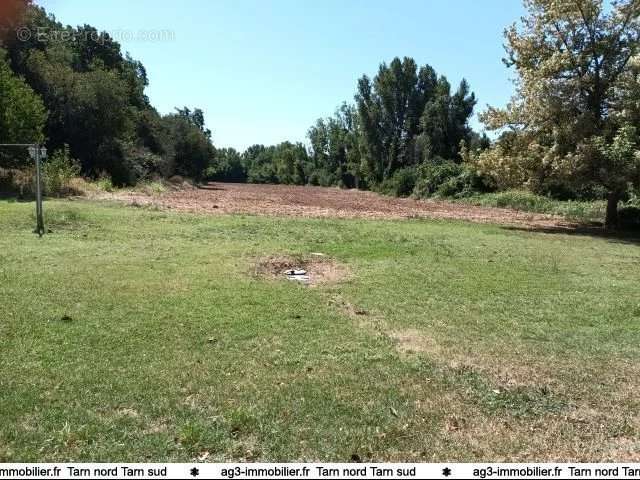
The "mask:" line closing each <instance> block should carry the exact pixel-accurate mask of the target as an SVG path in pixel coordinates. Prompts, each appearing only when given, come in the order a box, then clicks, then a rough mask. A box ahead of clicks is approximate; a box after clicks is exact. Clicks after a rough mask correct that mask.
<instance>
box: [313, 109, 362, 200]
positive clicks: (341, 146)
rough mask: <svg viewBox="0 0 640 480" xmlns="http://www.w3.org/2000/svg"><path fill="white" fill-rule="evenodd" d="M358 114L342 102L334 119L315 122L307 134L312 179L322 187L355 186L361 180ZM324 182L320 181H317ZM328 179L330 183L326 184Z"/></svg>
mask: <svg viewBox="0 0 640 480" xmlns="http://www.w3.org/2000/svg"><path fill="white" fill-rule="evenodd" d="M359 135H360V131H359V128H358V112H357V111H356V108H355V107H354V106H353V105H349V104H347V103H343V104H342V105H341V106H340V107H339V108H338V109H337V110H336V112H335V114H334V116H333V117H329V118H327V119H322V118H321V119H318V120H317V121H316V123H315V125H313V126H312V127H311V128H310V129H309V132H308V137H309V141H310V143H311V150H312V163H313V167H312V169H313V171H314V172H315V173H314V172H312V173H311V175H313V179H317V182H315V181H314V183H322V184H325V185H326V184H327V183H329V184H332V185H333V184H337V185H339V186H343V187H348V188H353V187H358V186H359V183H360V177H361V171H360V170H361V165H360V162H361V156H360V139H359ZM321 179H322V180H324V181H322V182H321V181H320V180H321ZM328 180H330V181H328Z"/></svg>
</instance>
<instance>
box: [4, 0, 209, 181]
mask: <svg viewBox="0 0 640 480" xmlns="http://www.w3.org/2000/svg"><path fill="white" fill-rule="evenodd" d="M11 1H14V0H11ZM19 3H20V2H19ZM14 13H15V15H14V17H12V18H3V19H0V30H6V31H11V27H12V26H13V27H14V28H15V26H16V25H22V26H24V27H26V28H28V29H29V30H30V31H31V32H53V31H56V32H63V33H64V34H65V35H66V39H63V34H62V33H60V35H55V36H54V35H35V34H34V35H32V38H31V39H29V40H28V41H24V42H22V41H15V30H14V31H13V32H12V33H13V37H12V38H7V39H4V41H3V42H2V43H1V45H4V46H5V47H6V48H7V50H8V56H9V58H10V66H11V69H12V70H13V71H14V72H15V73H17V74H19V75H21V76H23V77H24V78H25V80H26V82H27V83H28V85H29V86H30V87H31V88H32V89H33V90H34V91H35V92H36V94H37V95H39V96H40V99H41V101H42V102H43V103H44V106H45V107H46V109H47V110H49V112H50V114H49V117H48V121H47V122H46V124H45V123H44V121H45V118H42V113H43V112H44V109H42V108H40V107H38V105H37V101H40V100H38V99H37V97H36V96H34V95H29V92H28V91H24V87H23V88H22V89H21V90H18V91H16V92H15V93H16V94H17V97H16V98H18V100H7V101H8V102H9V103H10V104H11V105H12V108H9V107H6V108H5V107H4V105H3V104H0V112H2V113H3V114H5V117H7V119H6V121H8V122H9V123H11V125H12V128H13V129H14V130H15V129H18V130H19V131H16V132H12V131H11V130H10V129H9V128H2V127H3V125H0V132H7V133H8V136H10V137H16V140H14V141H18V140H17V138H18V137H20V138H22V137H25V136H26V137H29V139H28V140H27V139H24V140H19V141H21V142H32V141H36V140H37V141H40V140H41V139H42V138H43V135H42V133H43V132H42V129H43V127H44V137H46V138H47V146H48V148H49V149H50V150H57V149H62V148H63V146H64V145H69V150H70V154H71V155H72V156H73V157H74V158H77V159H78V160H79V162H80V165H81V167H82V173H83V174H85V175H88V176H93V177H96V176H98V175H101V174H104V173H106V174H108V175H109V176H110V177H111V179H112V181H113V183H114V184H116V185H132V184H135V183H136V182H137V181H139V180H140V179H146V178H148V177H150V176H153V175H156V176H157V175H159V176H163V177H167V178H168V177H170V176H172V175H174V174H181V175H187V176H191V177H193V178H195V179H200V178H202V177H203V175H204V170H205V169H206V168H207V167H208V166H209V163H210V162H211V161H212V159H213V145H212V144H211V132H210V131H209V130H208V129H207V128H206V127H205V125H204V113H203V112H202V110H200V109H197V108H196V109H194V110H193V111H191V110H190V109H188V108H186V107H185V108H183V109H179V110H178V112H177V113H176V114H175V115H168V116H166V117H161V116H160V115H159V114H158V113H157V111H156V110H155V109H154V108H153V107H152V106H151V105H150V104H149V100H148V98H147V97H146V95H145V93H144V90H145V88H146V86H147V85H148V78H147V72H146V70H145V68H144V66H143V65H142V63H140V62H139V61H137V60H134V59H132V58H131V57H130V56H129V55H128V54H124V53H123V52H122V49H121V47H120V45H119V44H118V42H116V41H114V40H113V39H112V38H111V37H110V36H109V34H108V33H106V32H100V31H98V30H97V29H96V28H94V27H92V26H91V25H83V26H79V27H77V28H73V27H70V26H64V25H62V24H61V23H59V22H57V21H56V20H55V17H53V16H52V15H48V14H47V12H46V11H45V10H44V9H43V8H40V7H37V6H35V5H32V4H31V2H22V4H21V8H18V9H15V12H14ZM68 39H74V41H69V40H68ZM3 59H4V57H3ZM0 68H1V71H0V82H5V80H4V78H5V77H6V76H7V75H6V74H7V72H6V71H7V68H8V67H6V65H5V64H4V61H3V62H2V66H1V67H0ZM13 83H14V84H15V82H13ZM0 87H1V88H0V103H1V102H2V101H3V94H5V96H6V94H12V95H13V93H14V91H15V90H16V88H17V87H15V85H12V87H11V88H9V87H8V86H5V85H4V84H3V85H0ZM33 98H35V99H36V100H37V101H36V103H34V100H33ZM19 112H23V113H19ZM16 115H18V116H20V118H21V119H22V120H20V121H17V120H16V119H15V118H14V117H16ZM9 117H11V118H9ZM2 120H3V119H2V118H0V122H2ZM29 122H30V123H29ZM1 140H2V139H0V141H1Z"/></svg>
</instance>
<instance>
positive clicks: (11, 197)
mask: <svg viewBox="0 0 640 480" xmlns="http://www.w3.org/2000/svg"><path fill="white" fill-rule="evenodd" d="M35 199H36V197H35V196H31V195H22V196H21V195H18V194H17V193H15V192H2V191H0V200H5V201H7V202H9V203H31V202H34V201H35Z"/></svg>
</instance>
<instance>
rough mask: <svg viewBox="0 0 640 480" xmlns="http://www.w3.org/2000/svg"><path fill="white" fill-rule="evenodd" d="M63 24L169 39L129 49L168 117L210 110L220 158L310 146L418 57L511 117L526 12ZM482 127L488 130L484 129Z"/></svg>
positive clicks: (141, 7) (215, 2) (157, 1)
mask: <svg viewBox="0 0 640 480" xmlns="http://www.w3.org/2000/svg"><path fill="white" fill-rule="evenodd" d="M37 3H38V4H40V5H42V6H44V7H45V8H46V9H47V10H48V11H49V12H52V13H54V14H55V15H56V17H57V19H58V20H59V21H61V22H62V23H64V24H71V25H74V26H75V25H78V24H84V23H89V24H92V25H94V26H95V27H97V28H98V29H101V30H107V31H109V32H122V31H126V32H132V33H131V34H132V35H133V36H136V35H137V34H138V32H139V31H143V32H148V31H158V30H170V31H172V32H173V34H174V39H173V40H165V41H144V40H140V39H135V38H133V39H129V40H127V39H123V40H121V41H120V43H121V44H122V46H123V49H124V50H125V51H128V52H130V53H131V55H132V56H133V57H134V58H136V59H139V60H141V61H142V62H143V63H144V65H145V66H146V68H147V71H148V74H149V79H150V85H149V88H148V90H147V94H148V95H149V97H150V99H151V101H152V103H153V105H154V106H155V107H156V108H158V110H159V111H160V112H162V113H167V112H171V111H173V108H174V107H176V106H184V105H186V106H189V107H196V106H197V107H200V108H202V109H203V110H204V111H205V115H206V121H207V124H208V126H209V128H210V129H211V130H212V131H213V139H214V143H215V144H216V146H232V147H235V148H238V149H244V148H246V147H247V146H249V145H251V144H254V143H264V144H273V143H277V142H280V141H283V140H292V141H303V142H306V132H307V130H308V128H309V127H310V126H311V124H312V123H313V122H314V121H315V120H316V119H317V118H318V117H321V116H327V115H330V114H332V113H333V111H334V110H335V108H336V107H337V106H338V105H339V104H340V103H341V102H342V101H344V100H347V101H352V99H353V95H354V93H355V88H356V82H357V79H358V78H359V77H360V76H361V75H362V74H364V73H366V74H368V75H370V76H372V75H374V74H375V72H376V71H377V68H378V65H379V63H380V62H382V61H387V62H388V61H390V60H391V59H392V58H393V57H394V56H400V57H403V56H411V57H413V58H415V60H416V62H418V64H419V65H422V64H425V63H428V64H430V65H432V66H433V67H434V68H435V69H436V71H438V72H439V73H442V74H444V75H446V76H447V77H448V78H449V81H450V82H451V83H455V84H457V83H458V82H459V81H460V79H461V78H462V77H463V76H464V77H466V78H467V80H468V81H469V82H470V84H471V87H472V89H473V90H474V91H475V92H476V95H477V97H478V99H479V103H478V109H477V110H481V109H483V108H484V106H486V105H487V104H491V105H496V106H501V105H504V104H505V103H506V102H507V101H508V100H509V98H510V96H511V94H512V92H513V85H512V83H511V81H510V78H511V77H512V72H511V71H509V70H507V68H506V67H505V66H504V65H503V64H502V62H501V58H502V57H503V55H504V50H503V48H502V44H503V37H502V32H503V29H504V28H505V27H506V26H507V25H508V24H510V23H512V22H513V21H515V20H517V19H518V18H519V17H520V16H521V15H522V13H523V9H522V4H521V1H520V0H482V1H478V0H405V1H403V0H396V1H391V0H387V1H381V0H377V1H365V0H321V1H312V0H298V1H295V0H233V1H232V0H224V1H223V0H180V1H178V0H164V1H163V0H109V1H108V2H93V1H87V0H37ZM473 125H474V126H478V124H477V121H475V120H474V121H473Z"/></svg>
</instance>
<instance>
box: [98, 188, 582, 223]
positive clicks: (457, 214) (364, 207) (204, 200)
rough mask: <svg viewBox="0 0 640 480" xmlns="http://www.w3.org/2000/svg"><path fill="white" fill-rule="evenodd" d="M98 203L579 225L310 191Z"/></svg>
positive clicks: (134, 196) (234, 191)
mask: <svg viewBox="0 0 640 480" xmlns="http://www.w3.org/2000/svg"><path fill="white" fill-rule="evenodd" d="M100 198H109V199H115V200H120V201H124V202H126V203H128V204H138V205H153V206H156V207H159V208H168V209H175V210H180V211H188V212H200V213H209V214H227V213H246V214H255V215H270V216H296V217H314V218H318V217H326V218H370V219H402V218H435V219H457V220H466V221H470V222H477V223H493V224H499V225H515V226H520V227H529V228H550V229H554V228H574V227H576V226H577V225H575V224H572V223H570V222H568V221H566V220H565V219H563V218H562V217H557V216H551V215H542V214H533V213H528V212H518V211H515V210H509V209H504V208H488V207H478V206H473V205H465V204H459V203H453V202H446V201H439V200H414V199H411V198H393V197H387V196H384V195H380V194H377V193H374V192H364V191H359V190H342V189H339V188H325V187H309V186H291V185H254V184H237V183H209V184H207V185H204V186H202V187H200V188H190V189H180V190H174V191H169V192H166V193H163V194H158V195H149V194H145V193H141V192H132V191H121V192H117V193H112V194H103V195H101V196H100Z"/></svg>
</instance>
